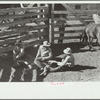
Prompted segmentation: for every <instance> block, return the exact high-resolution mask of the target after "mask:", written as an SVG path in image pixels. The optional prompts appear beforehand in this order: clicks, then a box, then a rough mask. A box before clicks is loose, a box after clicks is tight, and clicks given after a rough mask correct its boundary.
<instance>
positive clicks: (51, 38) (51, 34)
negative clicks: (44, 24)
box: [49, 4, 55, 43]
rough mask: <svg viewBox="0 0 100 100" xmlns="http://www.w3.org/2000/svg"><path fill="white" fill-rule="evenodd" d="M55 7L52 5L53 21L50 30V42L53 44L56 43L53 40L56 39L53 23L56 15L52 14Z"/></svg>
mask: <svg viewBox="0 0 100 100" xmlns="http://www.w3.org/2000/svg"><path fill="white" fill-rule="evenodd" d="M54 6H55V5H54V4H51V21H50V24H51V25H50V29H51V30H50V36H49V37H50V39H49V40H50V42H51V43H54V39H53V38H54V27H53V26H54V21H53V18H54V14H52V11H54Z"/></svg>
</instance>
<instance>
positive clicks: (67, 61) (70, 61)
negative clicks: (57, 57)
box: [49, 47, 75, 71]
mask: <svg viewBox="0 0 100 100" xmlns="http://www.w3.org/2000/svg"><path fill="white" fill-rule="evenodd" d="M63 52H64V54H65V56H64V58H63V59H62V61H61V62H58V61H49V62H50V63H51V64H53V63H56V64H57V67H56V68H51V70H50V71H57V70H59V69H61V68H62V67H71V68H72V67H74V64H75V59H74V56H73V54H72V50H71V48H69V47H68V48H66V49H65V50H63Z"/></svg>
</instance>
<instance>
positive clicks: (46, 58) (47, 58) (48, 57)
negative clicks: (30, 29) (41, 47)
mask: <svg viewBox="0 0 100 100" xmlns="http://www.w3.org/2000/svg"><path fill="white" fill-rule="evenodd" d="M52 56H53V55H52V50H51V49H50V48H49V56H47V57H44V58H43V59H44V60H49V59H50V58H52Z"/></svg>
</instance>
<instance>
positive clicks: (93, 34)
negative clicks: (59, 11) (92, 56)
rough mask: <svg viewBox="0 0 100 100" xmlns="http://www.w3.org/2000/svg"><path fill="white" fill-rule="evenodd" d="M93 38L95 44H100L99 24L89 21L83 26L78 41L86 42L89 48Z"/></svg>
mask: <svg viewBox="0 0 100 100" xmlns="http://www.w3.org/2000/svg"><path fill="white" fill-rule="evenodd" d="M94 39H96V44H98V45H100V24H95V23H90V24H88V25H87V26H86V27H85V28H84V30H83V32H82V35H81V36H80V41H81V42H82V43H84V42H86V43H87V45H88V46H89V49H90V50H91V49H92V43H93V40H94Z"/></svg>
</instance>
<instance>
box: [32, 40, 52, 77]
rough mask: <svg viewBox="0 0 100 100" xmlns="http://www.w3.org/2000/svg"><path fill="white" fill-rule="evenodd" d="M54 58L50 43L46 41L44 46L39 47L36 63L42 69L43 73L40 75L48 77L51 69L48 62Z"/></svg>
mask: <svg viewBox="0 0 100 100" xmlns="http://www.w3.org/2000/svg"><path fill="white" fill-rule="evenodd" d="M51 58H52V50H51V48H50V43H49V42H48V41H44V42H43V44H42V45H41V46H40V47H39V49H38V52H37V55H36V58H35V60H34V63H35V64H36V65H37V66H38V67H39V68H40V70H41V71H42V70H43V72H42V73H41V74H40V75H46V74H47V69H48V68H49V64H48V61H49V60H50V59H51Z"/></svg>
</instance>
